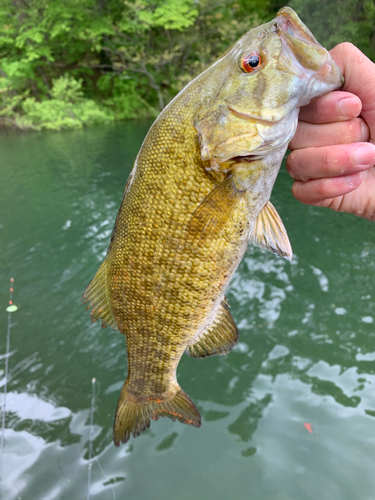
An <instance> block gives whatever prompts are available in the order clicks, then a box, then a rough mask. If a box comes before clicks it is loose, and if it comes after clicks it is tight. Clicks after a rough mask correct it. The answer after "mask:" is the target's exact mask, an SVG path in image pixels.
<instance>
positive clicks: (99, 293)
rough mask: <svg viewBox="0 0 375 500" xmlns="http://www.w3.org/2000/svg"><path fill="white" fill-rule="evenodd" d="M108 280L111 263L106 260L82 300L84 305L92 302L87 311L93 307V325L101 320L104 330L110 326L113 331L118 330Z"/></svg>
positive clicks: (91, 312) (91, 313)
mask: <svg viewBox="0 0 375 500" xmlns="http://www.w3.org/2000/svg"><path fill="white" fill-rule="evenodd" d="M108 278H109V262H108V259H105V260H104V262H103V263H102V265H101V266H100V267H99V269H98V271H97V273H96V274H95V276H94V279H92V280H91V281H90V283H89V284H88V285H87V287H86V289H85V291H84V292H83V295H82V300H83V301H84V304H86V303H87V302H90V304H89V305H88V307H87V309H89V308H90V307H92V309H91V311H90V315H91V322H92V323H95V321H97V320H98V319H101V320H102V328H106V327H107V326H110V327H111V328H112V329H113V330H118V327H117V324H116V320H115V318H114V316H113V312H112V307H111V296H110V293H109V283H108Z"/></svg>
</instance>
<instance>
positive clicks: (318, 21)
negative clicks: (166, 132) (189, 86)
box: [0, 0, 375, 130]
mask: <svg viewBox="0 0 375 500" xmlns="http://www.w3.org/2000/svg"><path fill="white" fill-rule="evenodd" d="M283 5H285V2H284V1H283V0H125V1H124V0H0V26H1V30H0V51H1V56H0V57H1V59H0V99H1V102H0V125H5V126H11V127H15V128H20V129H42V128H49V129H56V130H58V129H61V128H74V127H81V126H82V125H84V124H90V123H95V122H105V121H111V120H118V119H128V118H142V117H146V116H155V115H157V114H158V113H159V112H160V110H161V109H162V108H163V107H164V106H165V104H166V103H168V102H169V101H170V100H171V98H173V96H174V95H176V93H177V92H178V91H179V90H181V89H182V88H183V87H184V85H186V83H188V82H189V81H190V80H191V79H192V78H193V77H194V76H196V75H198V74H199V73H200V72H202V71H203V70H204V69H205V68H206V67H207V66H208V65H209V64H210V63H212V62H213V61H214V60H215V59H216V58H217V57H219V56H220V55H221V54H222V53H223V52H224V51H225V50H226V49H227V48H228V46H230V45H231V44H232V43H233V42H234V41H235V40H236V39H237V38H239V37H240V36H241V35H242V34H243V33H245V32H246V31H248V30H250V29H251V28H252V27H254V26H257V25H259V24H261V23H263V22H266V21H269V20H271V19H272V18H273V17H274V15H275V13H276V12H277V10H278V9H279V8H280V7H282V6H283ZM289 5H290V6H291V7H293V8H294V9H295V10H296V11H297V13H298V14H299V15H300V17H301V18H302V20H303V21H304V22H305V23H306V24H307V25H308V26H309V28H310V29H311V30H312V32H313V33H314V34H315V36H316V37H317V39H318V40H319V41H320V42H321V43H322V44H323V45H325V46H326V47H327V48H332V47H333V46H334V45H336V44H337V43H340V42H342V41H351V42H353V43H354V44H356V45H357V46H358V47H359V48H360V49H361V50H362V51H363V52H365V53H366V54H367V55H368V56H369V57H370V58H372V59H373V60H374V58H375V4H374V0H336V1H334V2H333V1H332V0H320V1H319V0H291V1H290V2H289Z"/></svg>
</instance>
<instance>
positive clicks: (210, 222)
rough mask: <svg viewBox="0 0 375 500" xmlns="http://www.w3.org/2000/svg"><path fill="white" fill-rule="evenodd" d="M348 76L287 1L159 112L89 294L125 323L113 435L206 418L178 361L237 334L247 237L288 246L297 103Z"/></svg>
mask: <svg viewBox="0 0 375 500" xmlns="http://www.w3.org/2000/svg"><path fill="white" fill-rule="evenodd" d="M249 58H251V61H252V66H251V67H250V66H249V65H246V64H245V63H244V61H248V60H250V59H249ZM327 65H328V66H327ZM327 68H328V69H329V71H327ZM341 84H342V77H341V75H340V73H339V71H338V70H337V67H336V66H335V64H334V62H333V60H332V59H331V57H330V55H329V53H328V52H327V51H326V50H325V49H323V48H322V47H321V46H320V45H319V43H318V42H317V41H316V40H315V38H314V37H313V35H312V34H311V33H310V32H309V31H308V29H307V28H306V26H304V24H303V23H302V22H301V21H300V20H299V18H298V16H297V15H296V14H295V13H294V12H293V11H292V9H290V8H284V9H281V10H280V11H279V12H278V15H277V17H276V19H275V20H273V21H271V22H270V23H266V24H264V25H262V26H260V27H258V28H255V29H253V30H251V31H250V32H249V33H247V34H245V35H244V36H243V37H241V39H240V40H238V42H236V43H235V44H234V45H233V47H231V48H230V49H229V50H228V51H227V52H226V53H225V54H224V55H223V56H222V57H221V58H220V59H219V60H218V61H216V63H214V64H213V65H212V66H211V67H210V68H208V69H207V70H206V71H205V72H204V73H202V74H201V75H199V76H198V77H197V78H196V79H195V80H193V81H192V82H191V83H190V84H189V85H188V86H187V87H185V88H184V89H183V90H182V91H181V93H180V94H179V95H178V96H177V97H176V98H175V99H174V100H173V101H172V102H171V103H170V104H169V105H168V106H167V107H166V108H165V109H164V110H163V112H162V113H161V114H160V116H159V118H158V119H157V120H156V121H155V123H154V124H153V125H152V127H151V129H150V130H149V132H148V134H147V136H146V138H145V140H144V142H143V144H142V147H141V149H140V151H139V153H138V156H137V158H136V161H135V164H134V167H133V170H132V172H131V174H130V177H129V180H128V182H127V184H126V186H125V192H124V197H123V200H122V203H121V206H120V209H119V212H118V214H117V217H116V222H115V228H114V231H113V234H112V238H111V243H110V246H109V249H108V252H107V256H106V258H105V260H104V262H103V263H102V265H101V266H100V268H99V270H98V272H97V273H96V275H95V277H94V279H93V280H92V281H91V282H90V283H89V285H88V286H87V288H86V290H85V292H84V294H83V299H84V300H85V302H88V301H89V302H90V305H89V307H90V306H92V310H91V317H92V321H96V320H101V321H102V326H103V327H106V326H110V327H112V328H113V329H114V330H119V331H120V332H121V333H122V334H124V335H125V336H126V346H127V354H128V376H127V379H126V381H125V384H124V386H123V388H122V391H121V394H120V398H119V402H118V406H117V411H116V418H115V424H114V442H115V444H116V445H119V444H120V443H121V442H126V441H127V440H128V439H129V438H130V436H131V435H133V436H134V437H135V436H138V435H139V434H140V433H141V432H142V431H143V430H145V429H147V428H148V427H149V426H150V420H151V419H154V420H157V419H158V418H159V417H160V416H163V417H169V418H171V419H172V420H176V419H177V420H179V421H181V422H183V423H186V424H189V425H193V426H195V427H199V426H200V424H201V417H200V414H199V411H198V409H197V408H196V407H195V405H194V403H193V402H192V401H191V399H190V397H189V396H188V395H187V394H186V393H185V392H184V391H183V390H182V389H181V387H180V386H179V384H178V382H177V379H176V370H177V365H178V363H179V361H180V359H181V356H182V355H183V353H184V352H186V353H187V354H188V355H189V356H191V357H196V358H204V357H207V356H213V355H217V354H219V355H223V354H227V353H228V352H230V350H231V349H232V348H233V346H234V345H235V344H236V342H237V340H238V329H237V327H236V325H235V323H234V320H233V318H232V316H231V314H230V312H229V308H228V304H227V301H226V299H225V297H224V291H225V288H226V287H227V285H228V282H229V280H230V279H231V277H232V276H233V274H234V272H235V270H236V268H237V266H238V264H239V262H240V260H241V258H242V256H243V254H244V252H245V250H246V247H247V244H248V242H249V241H250V242H252V243H254V244H256V245H258V246H260V247H262V248H265V249H267V250H270V251H271V252H273V253H275V254H277V255H280V256H283V257H285V258H287V259H288V260H290V259H291V257H292V250H291V246H290V243H289V240H288V236H287V234H286V231H285V228H284V225H283V223H282V222H281V219H280V217H279V215H278V214H277V212H276V209H275V208H274V207H273V206H272V204H271V203H270V201H269V198H270V195H271V190H272V187H273V184H274V182H275V179H276V176H277V173H278V170H279V168H280V164H281V161H282V158H283V156H284V153H285V151H286V148H287V144H288V142H289V141H290V140H291V138H292V137H293V135H294V132H295V129H296V126H297V120H298V111H299V107H300V106H301V105H304V104H307V102H309V100H310V99H312V98H313V97H316V96H318V95H322V94H324V93H326V92H328V91H329V90H332V89H335V88H338V87H339V86H340V85H341Z"/></svg>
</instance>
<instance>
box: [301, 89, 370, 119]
mask: <svg viewBox="0 0 375 500" xmlns="http://www.w3.org/2000/svg"><path fill="white" fill-rule="evenodd" d="M361 110H362V103H361V100H360V99H359V97H357V96H356V95H354V94H351V93H350V92H341V91H337V92H330V93H328V94H325V95H323V96H321V97H318V98H317V99H313V100H312V101H311V102H310V104H308V105H307V106H303V107H302V108H301V111H300V114H299V119H300V120H301V121H304V122H310V123H333V122H337V121H343V120H348V119H350V118H355V117H357V116H359V115H360V114H361Z"/></svg>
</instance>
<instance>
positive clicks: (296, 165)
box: [286, 142, 375, 182]
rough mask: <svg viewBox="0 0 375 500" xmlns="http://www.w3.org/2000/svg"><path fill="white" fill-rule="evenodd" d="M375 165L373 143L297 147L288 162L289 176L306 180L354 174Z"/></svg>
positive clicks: (374, 147) (374, 146)
mask: <svg viewBox="0 0 375 500" xmlns="http://www.w3.org/2000/svg"><path fill="white" fill-rule="evenodd" d="M373 165H375V145H374V144H370V143H369V142H366V143H358V142H356V143H354V144H343V145H337V146H326V147H322V148H306V149H297V150H295V151H292V152H291V153H290V155H289V156H288V158H287V161H286V168H287V171H288V173H289V175H290V176H291V177H293V179H295V180H299V181H304V182H305V181H308V180H310V179H319V178H322V177H337V176H342V175H348V174H353V173H355V172H359V171H362V170H366V169H368V168H370V167H372V166H373Z"/></svg>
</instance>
